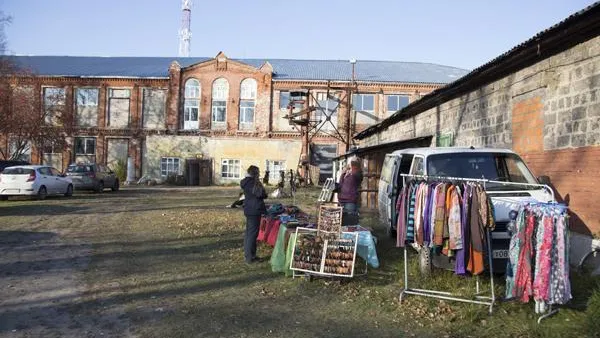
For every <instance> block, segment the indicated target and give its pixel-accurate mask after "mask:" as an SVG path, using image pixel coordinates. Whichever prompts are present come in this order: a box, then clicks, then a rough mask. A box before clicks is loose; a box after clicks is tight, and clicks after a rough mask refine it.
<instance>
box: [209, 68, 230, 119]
mask: <svg viewBox="0 0 600 338" xmlns="http://www.w3.org/2000/svg"><path fill="white" fill-rule="evenodd" d="M228 97H229V83H228V82H227V80H225V79H224V78H219V79H216V80H215V82H213V85H212V122H213V126H215V125H216V126H219V124H224V123H225V121H226V117H227V98H228Z"/></svg>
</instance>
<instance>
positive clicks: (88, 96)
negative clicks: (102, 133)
mask: <svg viewBox="0 0 600 338" xmlns="http://www.w3.org/2000/svg"><path fill="white" fill-rule="evenodd" d="M98 93H99V90H98V88H77V89H76V90H75V97H76V98H77V112H76V114H77V117H76V119H77V120H76V123H77V126H79V127H84V128H85V127H96V126H97V125H98Z"/></svg>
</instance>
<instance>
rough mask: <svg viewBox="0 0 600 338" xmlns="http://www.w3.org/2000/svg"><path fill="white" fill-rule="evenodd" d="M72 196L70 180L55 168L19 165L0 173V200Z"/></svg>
mask: <svg viewBox="0 0 600 338" xmlns="http://www.w3.org/2000/svg"><path fill="white" fill-rule="evenodd" d="M57 194H61V195H65V196H67V197H69V196H72V195H73V183H72V182H71V178H70V177H67V176H65V175H63V174H62V173H60V172H59V171H58V170H56V169H55V168H52V167H49V166H45V165H20V166H12V167H7V168H5V169H4V171H2V173H0V199H3V200H6V199H8V197H9V196H37V198H38V199H44V198H46V196H48V195H57Z"/></svg>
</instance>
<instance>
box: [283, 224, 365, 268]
mask: <svg viewBox="0 0 600 338" xmlns="http://www.w3.org/2000/svg"><path fill="white" fill-rule="evenodd" d="M344 234H349V235H350V237H351V238H348V239H347V238H343V239H342V238H340V235H341V232H339V233H333V232H325V231H323V230H316V229H309V228H296V241H295V242H294V248H293V251H292V252H293V256H292V260H291V262H290V269H291V270H292V271H294V277H296V276H297V275H296V272H303V273H304V274H309V275H317V276H328V277H350V278H351V277H354V265H355V263H356V248H357V245H358V233H357V232H347V233H346V232H344Z"/></svg>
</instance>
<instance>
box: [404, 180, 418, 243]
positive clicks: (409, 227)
mask: <svg viewBox="0 0 600 338" xmlns="http://www.w3.org/2000/svg"><path fill="white" fill-rule="evenodd" d="M416 198H417V186H416V185H411V187H410V197H409V203H408V220H407V223H406V241H407V242H408V243H412V242H414V241H415V200H416Z"/></svg>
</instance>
